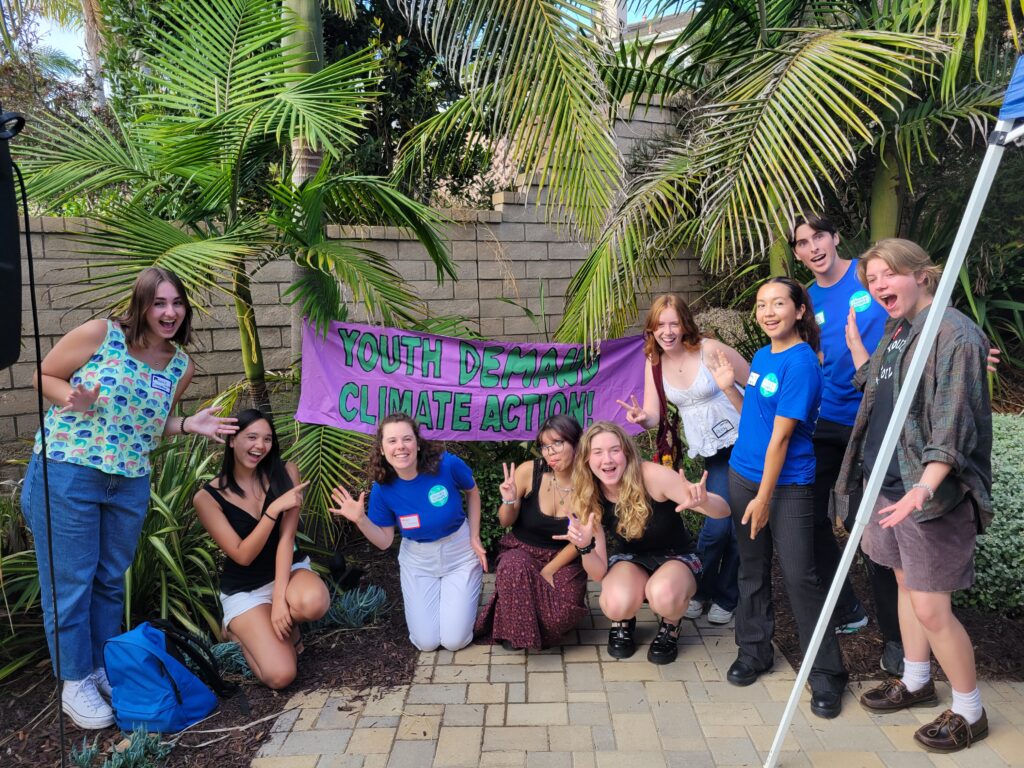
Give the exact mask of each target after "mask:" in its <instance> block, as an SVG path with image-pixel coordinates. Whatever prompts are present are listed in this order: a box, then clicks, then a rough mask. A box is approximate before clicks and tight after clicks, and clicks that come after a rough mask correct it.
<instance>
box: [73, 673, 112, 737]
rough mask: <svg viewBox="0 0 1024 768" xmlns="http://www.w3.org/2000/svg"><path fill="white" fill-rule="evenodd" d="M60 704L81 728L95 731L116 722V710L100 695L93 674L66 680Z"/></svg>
mask: <svg viewBox="0 0 1024 768" xmlns="http://www.w3.org/2000/svg"><path fill="white" fill-rule="evenodd" d="M60 705H61V709H63V710H64V712H65V714H67V716H68V717H70V718H71V719H72V721H74V723H75V725H77V726H78V727H79V728H85V729H86V730H90V731H94V730H98V729H100V728H109V727H110V726H111V725H113V724H114V710H112V709H111V708H110V705H109V704H107V702H105V701H104V700H103V699H102V698H101V697H100V692H99V691H98V690H96V683H95V681H94V680H93V678H92V675H89V677H87V678H85V679H84V680H65V681H64V687H63V689H62V690H61V694H60Z"/></svg>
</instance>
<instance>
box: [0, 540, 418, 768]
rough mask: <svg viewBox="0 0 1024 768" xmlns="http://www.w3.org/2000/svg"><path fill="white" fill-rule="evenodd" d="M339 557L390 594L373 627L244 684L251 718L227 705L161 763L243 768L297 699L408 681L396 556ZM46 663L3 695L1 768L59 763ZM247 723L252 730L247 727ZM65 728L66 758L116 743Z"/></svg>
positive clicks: (412, 656)
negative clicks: (264, 679)
mask: <svg viewBox="0 0 1024 768" xmlns="http://www.w3.org/2000/svg"><path fill="white" fill-rule="evenodd" d="M344 552H345V556H346V558H347V559H348V560H349V562H350V563H351V564H352V565H358V566H359V567H360V568H362V569H364V570H365V571H366V575H365V576H363V579H362V582H361V583H362V584H376V585H378V586H380V587H382V588H383V589H384V590H385V592H386V593H387V603H386V604H385V607H384V609H383V610H382V611H381V613H380V615H379V616H378V619H377V622H376V623H375V624H373V625H372V626H369V627H365V628H362V629H353V630H336V631H329V632H326V633H324V634H321V635H314V636H312V637H310V638H307V639H306V641H305V646H306V650H305V652H304V653H303V654H302V657H301V659H300V662H299V675H298V677H297V678H296V680H295V682H293V683H292V684H291V685H290V686H288V688H286V689H285V690H283V691H271V690H270V689H268V688H266V687H264V686H262V685H259V684H258V683H255V682H253V681H246V682H244V683H243V688H244V690H245V693H246V695H247V696H248V699H249V707H250V712H249V713H248V714H245V713H243V712H242V711H241V709H240V708H239V707H238V705H237V704H236V703H235V702H233V701H229V702H227V703H224V704H223V705H222V706H221V707H220V709H219V710H218V711H217V712H216V713H215V714H214V715H213V716H212V717H211V718H210V719H208V720H206V721H205V722H203V723H201V724H200V725H198V726H196V728H197V729H199V730H198V731H197V732H189V733H187V734H186V735H184V736H182V737H181V739H180V741H179V742H178V745H177V746H176V747H175V748H174V750H173V751H172V752H171V754H170V756H169V758H168V760H167V763H166V765H168V766H213V765H215V766H217V768H248V766H249V764H250V763H251V762H252V759H253V757H255V755H256V751H257V750H258V749H259V746H260V744H261V743H263V741H264V740H265V739H266V738H267V737H268V736H269V734H270V729H271V727H272V726H273V724H274V720H275V718H276V715H277V714H278V713H280V712H281V711H283V710H284V709H285V706H286V705H287V704H288V701H289V700H290V699H291V698H292V696H294V695H295V694H297V693H302V692H304V691H314V690H320V689H338V688H354V689H362V688H369V687H371V686H395V685H403V684H406V683H408V682H410V681H411V680H412V675H413V669H414V668H415V665H416V653H417V652H416V650H415V649H414V648H413V647H412V646H411V645H410V644H409V640H408V632H407V630H406V627H405V617H404V615H403V612H402V602H401V587H400V586H399V581H398V565H397V563H396V562H395V555H394V553H391V552H380V551H379V550H377V549H376V548H374V547H371V546H369V545H367V543H366V542H365V541H364V540H362V539H360V540H359V541H356V542H353V543H352V544H351V545H348V546H347V547H345V549H344ZM48 665H49V660H47V662H46V664H45V665H43V666H40V667H37V668H35V669H32V670H30V671H28V672H26V673H25V674H22V675H19V676H18V677H17V678H15V679H13V680H12V681H10V682H9V683H7V684H5V685H4V686H3V688H2V689H0V764H2V765H4V766H5V767H6V766H12V767H13V766H33V767H38V768H43V766H45V767H46V768H52V766H55V765H57V763H58V760H59V757H58V749H59V744H58V741H59V737H58V725H57V716H56V707H55V700H56V699H55V694H54V686H53V684H52V678H51V676H50V674H49V669H48ZM250 723H253V725H251V726H250V727H245V726H247V725H248V724H250ZM65 724H66V725H65V727H66V729H67V730H66V737H67V743H66V747H67V748H68V752H67V754H68V755H69V756H70V749H69V747H70V745H75V746H77V747H80V746H81V743H82V738H83V737H88V738H89V741H90V743H91V742H92V740H93V739H94V738H95V737H96V736H97V735H98V736H99V738H100V745H101V750H102V751H104V752H107V751H109V747H110V745H111V744H113V743H115V742H117V741H119V740H120V732H119V731H118V730H117V728H115V727H112V728H107V729H105V730H103V731H93V732H87V731H82V730H80V729H78V728H77V727H76V726H75V725H74V724H73V723H71V721H70V720H67V719H65ZM232 729H238V730H232ZM196 745H203V746H201V747H197V746H196ZM68 764H69V765H70V761H69V763H68Z"/></svg>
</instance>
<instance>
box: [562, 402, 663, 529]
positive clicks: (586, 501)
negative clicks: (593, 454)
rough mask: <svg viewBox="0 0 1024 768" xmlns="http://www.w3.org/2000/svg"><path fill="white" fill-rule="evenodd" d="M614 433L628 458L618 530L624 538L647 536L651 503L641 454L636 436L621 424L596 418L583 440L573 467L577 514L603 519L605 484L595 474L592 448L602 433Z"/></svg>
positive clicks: (621, 484) (617, 506) (585, 518)
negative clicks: (628, 433)
mask: <svg viewBox="0 0 1024 768" xmlns="http://www.w3.org/2000/svg"><path fill="white" fill-rule="evenodd" d="M605 433H610V434H613V435H615V436H616V437H617V438H619V444H620V445H621V446H622V451H623V453H624V455H625V457H626V468H625V471H623V473H622V480H621V481H620V482H619V489H618V490H619V499H618V501H617V502H616V503H615V519H616V521H617V524H616V526H615V530H616V531H617V532H618V534H619V535H620V536H622V538H624V539H638V538H640V537H641V536H643V533H644V529H645V528H646V527H647V519H648V517H650V515H651V506H650V504H649V503H648V500H647V490H646V489H645V488H644V478H643V473H642V472H641V471H640V457H639V456H638V455H637V452H636V446H635V445H634V444H633V439H632V438H631V437H630V436H629V435H627V434H626V432H625V430H623V429H622V427H620V426H619V425H618V424H613V423H612V422H610V421H595V422H594V423H593V424H591V425H590V426H589V427H588V428H587V431H586V432H584V433H583V437H582V438H581V439H580V445H579V448H578V449H577V451H576V461H575V462H574V464H573V467H572V491H573V499H574V506H575V508H576V514H577V515H578V516H579V517H580V519H581V520H582V521H583V522H584V523H586V522H588V521H589V520H590V519H591V518H593V516H594V515H596V516H597V519H598V521H599V522H600V520H601V516H602V512H603V510H602V509H601V495H602V494H601V487H600V482H599V481H598V479H597V477H595V476H594V473H593V472H591V471H590V448H591V445H592V443H593V441H594V438H595V437H597V436H598V435H601V434H605Z"/></svg>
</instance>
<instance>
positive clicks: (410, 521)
mask: <svg viewBox="0 0 1024 768" xmlns="http://www.w3.org/2000/svg"><path fill="white" fill-rule="evenodd" d="M398 524H399V525H400V526H402V530H403V531H411V530H412V529H414V528H419V527H420V516H419V515H399V516H398Z"/></svg>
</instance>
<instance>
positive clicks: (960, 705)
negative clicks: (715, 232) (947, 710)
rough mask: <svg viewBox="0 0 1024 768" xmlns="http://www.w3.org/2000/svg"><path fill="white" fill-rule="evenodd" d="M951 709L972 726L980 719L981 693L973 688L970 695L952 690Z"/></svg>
mask: <svg viewBox="0 0 1024 768" xmlns="http://www.w3.org/2000/svg"><path fill="white" fill-rule="evenodd" d="M951 709H952V710H953V711H954V712H955V713H956V714H958V715H960V716H961V717H962V718H963V719H964V720H966V721H967V722H968V723H969V724H971V725H974V724H975V723H976V722H978V721H979V720H980V719H981V713H982V711H983V710H982V708H981V691H979V690H978V689H977V688H975V689H974V690H973V691H971V692H970V693H960V691H958V690H956V689H955V688H954V689H953V706H952V707H951Z"/></svg>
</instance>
